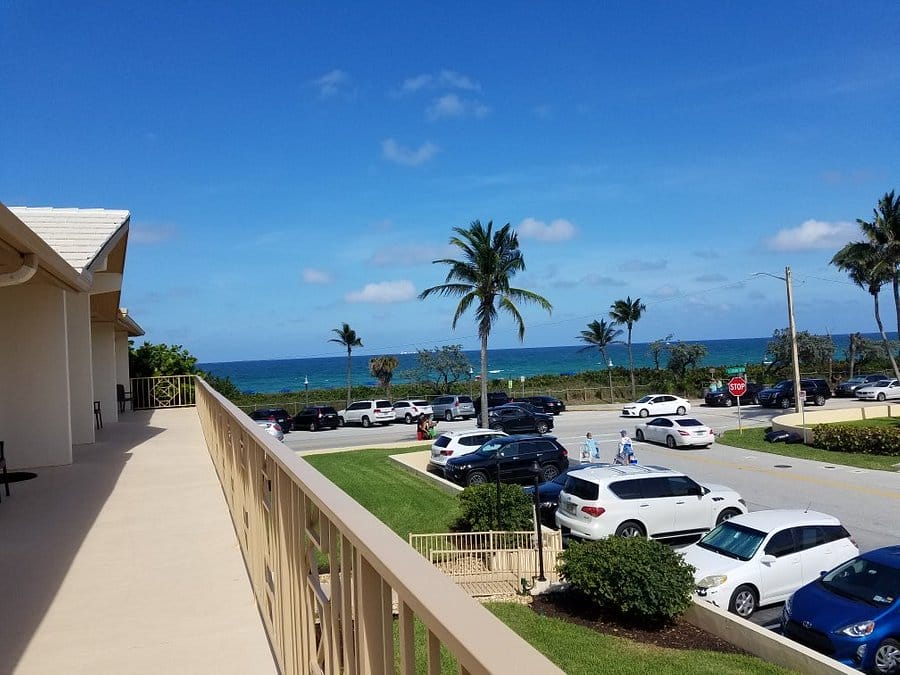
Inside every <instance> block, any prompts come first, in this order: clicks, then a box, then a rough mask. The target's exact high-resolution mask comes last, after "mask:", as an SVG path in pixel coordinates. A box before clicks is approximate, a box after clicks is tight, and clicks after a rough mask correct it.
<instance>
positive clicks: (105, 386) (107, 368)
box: [91, 321, 119, 424]
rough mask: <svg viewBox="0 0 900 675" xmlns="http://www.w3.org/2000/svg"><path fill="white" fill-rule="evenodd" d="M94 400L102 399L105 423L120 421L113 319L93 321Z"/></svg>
mask: <svg viewBox="0 0 900 675" xmlns="http://www.w3.org/2000/svg"><path fill="white" fill-rule="evenodd" d="M91 353H92V355H93V364H92V367H93V374H94V398H93V400H94V401H100V408H101V410H102V411H103V424H107V423H113V422H118V421H119V414H118V411H119V405H118V401H117V400H116V334H115V325H114V324H113V322H112V321H92V322H91Z"/></svg>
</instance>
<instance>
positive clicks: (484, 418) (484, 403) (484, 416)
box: [480, 335, 488, 428]
mask: <svg viewBox="0 0 900 675" xmlns="http://www.w3.org/2000/svg"><path fill="white" fill-rule="evenodd" d="M487 345H488V336H487V335H482V336H481V413H480V414H481V426H483V427H484V428H487V427H488V395H487Z"/></svg>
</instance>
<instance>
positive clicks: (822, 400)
mask: <svg viewBox="0 0 900 675" xmlns="http://www.w3.org/2000/svg"><path fill="white" fill-rule="evenodd" d="M815 404H816V405H818V406H823V405H825V397H824V396H822V394H819V395H818V396H816V398H815Z"/></svg>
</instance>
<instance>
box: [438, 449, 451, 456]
mask: <svg viewBox="0 0 900 675" xmlns="http://www.w3.org/2000/svg"><path fill="white" fill-rule="evenodd" d="M441 454H442V455H443V456H444V457H449V456H450V455H452V454H453V451H452V450H441Z"/></svg>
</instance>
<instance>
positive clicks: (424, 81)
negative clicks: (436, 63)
mask: <svg viewBox="0 0 900 675" xmlns="http://www.w3.org/2000/svg"><path fill="white" fill-rule="evenodd" d="M438 88H445V89H461V90H463V91H481V85H480V84H478V83H477V82H476V81H475V80H473V79H472V78H471V77H468V76H467V75H462V74H460V73H457V72H456V71H455V70H442V71H441V72H440V73H438V74H437V75H432V74H430V73H422V74H421V75H415V76H413V77H407V78H406V79H405V80H403V84H401V85H400V93H402V94H410V93H414V92H417V91H422V90H432V89H438Z"/></svg>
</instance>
